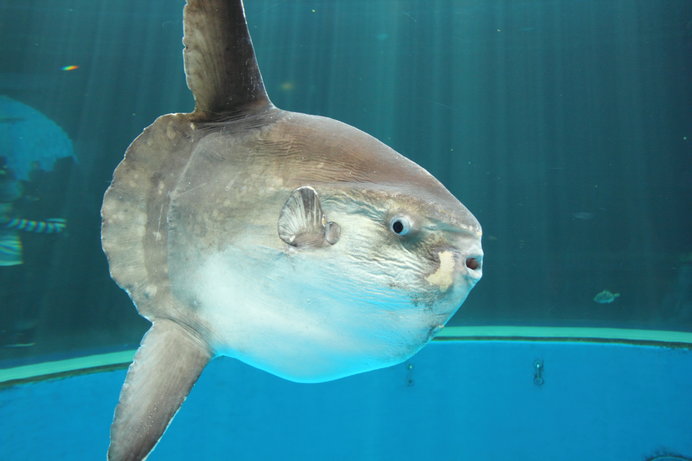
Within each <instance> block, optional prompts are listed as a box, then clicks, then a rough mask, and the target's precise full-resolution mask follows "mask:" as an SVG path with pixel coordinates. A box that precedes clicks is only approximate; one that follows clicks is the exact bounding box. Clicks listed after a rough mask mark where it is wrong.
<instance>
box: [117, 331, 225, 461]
mask: <svg viewBox="0 0 692 461" xmlns="http://www.w3.org/2000/svg"><path fill="white" fill-rule="evenodd" d="M210 358H211V352H210V350H209V348H208V347H207V346H206V345H205V344H203V343H202V342H200V341H199V340H198V339H196V338H195V337H193V336H192V334H190V333H189V332H188V331H187V330H185V329H184V328H183V327H181V326H180V325H178V324H176V323H174V322H171V321H169V320H157V321H155V322H154V324H153V325H152V327H151V329H149V331H148V332H147V334H146V335H145V336H144V338H143V339H142V345H141V346H140V347H139V349H138V350H137V353H136V354H135V358H134V360H133V362H132V364H131V365H130V368H129V370H128V372H127V378H126V379H125V384H124V385H123V388H122V391H121V392H120V402H119V403H118V406H117V408H116V409H115V417H114V418H113V424H112V426H111V442H110V447H109V448H108V459H109V461H125V460H128V461H134V460H141V459H144V458H146V456H147V455H148V454H149V452H150V451H151V450H152V449H153V448H154V446H155V445H156V443H157V442H158V441H159V439H160V438H161V435H163V432H164V431H165V430H166V428H167V427H168V424H169V423H170V421H171V419H172V418H173V416H174V415H175V413H176V412H177V411H178V408H180V405H181V404H182V403H183V401H184V400H185V397H187V394H188V392H190V389H191V388H192V385H193V384H194V383H195V381H197V378H198V377H199V375H200V373H201V372H202V369H204V367H205V365H206V364H207V363H208V362H209V360H210Z"/></svg>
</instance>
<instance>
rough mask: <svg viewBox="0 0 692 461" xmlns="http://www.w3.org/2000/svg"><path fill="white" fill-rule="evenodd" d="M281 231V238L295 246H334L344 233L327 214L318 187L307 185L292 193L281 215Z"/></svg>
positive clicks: (279, 227)
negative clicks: (323, 208) (316, 189)
mask: <svg viewBox="0 0 692 461" xmlns="http://www.w3.org/2000/svg"><path fill="white" fill-rule="evenodd" d="M278 230H279V237H280V238H281V240H283V241H284V242H286V243H288V244H289V245H292V246H295V247H303V246H309V247H321V246H325V245H334V244H335V243H336V242H337V241H338V240H339V236H340V235H341V228H340V227H339V225H338V224H337V223H334V222H330V221H328V220H327V217H326V216H325V215H324V212H323V211H322V205H321V203H320V198H319V197H318V195H317V192H316V191H315V189H313V188H312V187H307V186H305V187H299V188H298V189H295V190H294V191H293V192H291V196H290V197H289V198H288V200H286V203H285V204H284V206H283V208H282V209H281V213H280V214H279V223H278Z"/></svg>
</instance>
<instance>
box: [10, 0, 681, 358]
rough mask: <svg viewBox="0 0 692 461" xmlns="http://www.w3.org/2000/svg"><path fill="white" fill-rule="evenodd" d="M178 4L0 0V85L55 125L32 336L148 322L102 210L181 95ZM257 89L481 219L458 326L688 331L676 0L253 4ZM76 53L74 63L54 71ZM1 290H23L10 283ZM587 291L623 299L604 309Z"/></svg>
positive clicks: (123, 337)
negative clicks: (342, 129) (111, 188)
mask: <svg viewBox="0 0 692 461" xmlns="http://www.w3.org/2000/svg"><path fill="white" fill-rule="evenodd" d="M182 6H183V2H182V1H180V0H176V1H172V0H150V1H147V2H142V1H138V0H123V1H117V2H114V1H106V0H55V1H51V2H45V1H38V0H21V1H20V0H1V1H0V38H1V39H2V43H3V47H2V48H1V49H0V62H1V63H2V68H1V71H0V94H3V95H6V96H9V97H11V98H13V99H16V100H19V101H21V102H23V103H25V104H28V105H30V106H32V107H34V108H36V109H38V110H40V111H41V112H42V113H44V114H45V115H46V116H48V117H49V118H51V119H52V120H54V121H55V122H56V123H58V124H59V125H60V126H61V127H62V128H63V129H64V130H65V132H66V133H68V135H69V136H70V137H71V139H72V141H73V143H74V148H75V153H76V156H77V158H78V163H76V164H74V165H72V167H71V168H68V169H65V170H61V171H59V172H57V173H55V174H53V175H52V176H50V177H49V178H47V179H46V180H45V182H44V183H43V184H44V185H43V189H42V191H41V193H40V194H39V195H40V197H39V198H40V200H41V201H39V202H38V204H37V205H36V206H35V208H34V212H35V213H36V214H37V215H43V217H49V216H47V215H46V214H47V213H49V212H50V213H52V214H53V215H58V216H60V217H66V218H67V219H68V220H69V234H68V235H66V236H62V237H60V238H50V239H44V238H41V237H40V236H31V235H27V236H26V237H25V241H24V246H25V252H26V255H25V256H26V257H25V265H24V269H25V270H26V272H27V277H28V278H27V280H29V283H27V284H25V285H23V286H20V287H13V286H3V287H2V290H5V291H4V293H8V292H13V296H15V297H16V296H17V295H19V296H26V299H27V303H30V304H31V305H32V306H33V307H31V309H32V310H35V312H36V314H35V315H36V318H37V320H38V326H37V332H36V345H35V346H34V347H33V348H27V349H22V350H17V349H11V350H10V349H0V359H5V358H14V357H19V356H23V355H26V356H33V355H36V354H45V353H53V352H56V351H72V350H79V349H83V348H87V347H88V348H92V349H93V348H99V347H113V346H116V347H120V346H122V347H130V346H131V345H134V344H137V343H138V342H139V339H140V338H141V334H142V333H143V332H144V330H145V329H146V322H145V321H144V320H143V319H141V318H139V317H138V316H137V314H136V312H135V310H134V309H133V307H132V305H131V302H130V301H129V299H128V298H127V296H126V295H125V293H124V292H122V291H121V290H119V289H118V288H117V287H116V286H115V284H114V283H113V282H112V281H111V280H110V278H109V276H108V270H107V265H106V261H105V257H104V256H103V254H102V252H101V250H100V243H99V220H100V218H99V207H100V202H101V198H102V194H103V192H104V191H105V189H106V187H107V186H108V183H109V181H110V177H111V174H112V171H113V169H114V167H115V166H116V164H117V163H118V162H119V161H120V160H121V158H122V155H123V153H124V151H125V149H126V147H127V145H128V144H129V142H130V141H131V140H132V139H133V138H134V137H135V136H137V135H138V134H139V133H140V132H141V130H142V129H143V128H144V127H145V126H147V125H148V124H150V123H151V122H153V120H154V119H155V117H157V116H158V115H161V114H164V113H169V112H187V111H190V110H191V109H192V107H193V101H192V98H191V96H190V94H189V92H188V90H187V88H186V86H185V79H184V74H183V69H182V44H181V38H182V26H181V14H182ZM246 9H247V16H248V20H249V23H250V31H251V34H252V36H253V40H254V43H255V47H256V51H257V55H258V60H259V64H260V68H261V69H262V72H263V75H264V78H265V83H266V86H267V89H268V91H269V94H270V97H271V99H272V101H273V102H274V103H275V104H276V105H277V106H279V107H281V108H283V109H287V110H294V111H299V112H306V113H313V114H320V115H325V116H329V117H332V118H335V119H338V120H342V121H344V122H346V123H349V124H352V125H354V126H356V127H358V128H360V129H363V130H364V131H366V132H368V133H370V134H372V135H374V136H376V137H378V138H379V139H381V140H382V141H384V142H385V143H387V144H389V145H391V146H392V147H393V148H395V149H396V150H397V151H399V152H401V153H402V154H404V155H406V156H408V157H410V158H411V159H413V160H414V161H416V162H418V163H419V164H421V165H422V166H424V167H425V168H427V169H428V170H429V171H431V172H432V173H433V174H434V175H435V176H437V177H438V178H439V179H440V180H441V181H442V182H443V183H444V184H445V185H447V186H448V188H449V189H450V190H451V191H452V192H453V193H454V194H455V195H456V196H457V197H458V198H459V199H460V200H461V201H462V202H463V203H464V204H466V205H467V206H468V207H469V209H471V211H472V212H473V213H474V214H475V215H476V216H477V217H478V219H479V220H480V222H481V223H482V225H483V227H484V250H485V253H486V257H485V265H484V278H483V280H482V281H481V283H480V284H479V285H478V286H477V287H476V288H475V289H474V291H473V292H472V293H471V295H470V297H469V299H468V300H467V302H466V303H465V304H464V306H463V307H462V309H461V310H460V312H459V314H458V315H457V316H456V317H455V318H454V319H453V321H452V323H453V324H456V325H543V326H546V325H547V326H595V327H598V326H607V327H614V328H643V329H654V330H683V331H692V214H691V213H690V209H692V207H691V200H690V198H691V193H692V166H691V165H692V158H691V157H692V148H691V145H692V144H691V143H692V139H691V138H692V78H691V77H692V2H690V1H689V0H661V1H655V2H653V1H648V0H626V1H625V0H583V1H568V0H534V1H523V0H505V1H500V0H493V1H487V0H457V1H452V0H444V1H443V0H432V1H413V0H408V1H393V0H348V1H345V0H343V1H340V0H320V1H306V0H293V1H278V0H267V1H264V0H248V1H247V5H246ZM69 65H77V66H79V68H78V69H75V70H72V71H65V70H61V68H63V67H64V66H69ZM18 290H20V291H21V290H24V291H22V292H21V293H17V291H18ZM602 290H610V291H612V292H616V293H620V296H619V297H618V298H617V299H615V301H614V302H612V303H610V304H599V303H596V302H594V301H593V298H594V296H595V295H596V294H597V293H599V292H601V291H602Z"/></svg>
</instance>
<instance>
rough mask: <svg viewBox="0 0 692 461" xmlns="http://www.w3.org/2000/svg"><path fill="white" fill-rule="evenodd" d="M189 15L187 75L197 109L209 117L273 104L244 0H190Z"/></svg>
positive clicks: (186, 22) (186, 15)
mask: <svg viewBox="0 0 692 461" xmlns="http://www.w3.org/2000/svg"><path fill="white" fill-rule="evenodd" d="M183 15H184V30H185V37H184V38H183V44H184V45H185V51H184V53H183V54H184V58H185V74H186V76H187V86H188V87H189V88H190V90H191V91H192V94H193V95H194V97H195V114H196V115H198V116H201V117H203V118H206V117H213V116H214V114H229V115H231V114H243V113H247V112H257V111H260V110H262V109H263V108H265V107H267V106H269V105H270V104H271V103H270V101H269V97H268V96H267V92H266V91H265V89H264V83H263V82H262V75H261V74H260V71H259V67H258V66H257V60H256V59H255V50H254V49H253V47H252V40H251V39H250V32H249V31H248V28H247V22H246V21H245V11H244V8H243V2H242V0H188V1H187V5H186V6H185V10H184V13H183Z"/></svg>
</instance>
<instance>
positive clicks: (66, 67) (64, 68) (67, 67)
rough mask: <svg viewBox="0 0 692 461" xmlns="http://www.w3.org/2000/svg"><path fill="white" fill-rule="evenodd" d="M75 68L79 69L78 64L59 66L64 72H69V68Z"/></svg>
mask: <svg viewBox="0 0 692 461" xmlns="http://www.w3.org/2000/svg"><path fill="white" fill-rule="evenodd" d="M77 69H79V66H75V65H72V66H63V67H61V68H60V70H62V71H65V72H69V71H71V70H77Z"/></svg>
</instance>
